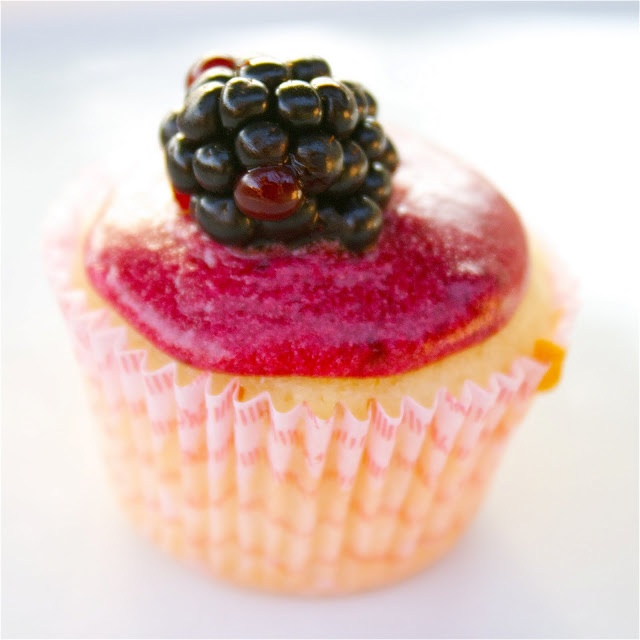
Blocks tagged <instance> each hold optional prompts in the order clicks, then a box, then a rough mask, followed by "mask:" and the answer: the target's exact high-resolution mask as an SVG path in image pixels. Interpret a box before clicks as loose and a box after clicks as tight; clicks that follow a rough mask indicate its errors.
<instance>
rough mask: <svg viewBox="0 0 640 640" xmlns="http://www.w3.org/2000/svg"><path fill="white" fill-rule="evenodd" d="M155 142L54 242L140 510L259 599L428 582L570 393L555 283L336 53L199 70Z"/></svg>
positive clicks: (193, 556)
mask: <svg viewBox="0 0 640 640" xmlns="http://www.w3.org/2000/svg"><path fill="white" fill-rule="evenodd" d="M161 140H162V147H163V151H164V159H165V168H164V169H161V170H159V171H155V170H154V169H153V167H150V168H142V169H141V170H140V171H139V174H138V175H135V176H133V175H131V176H127V177H126V178H122V179H118V180H113V179H110V178H108V177H106V176H93V177H91V178H88V179H85V180H84V181H83V182H82V183H81V184H78V185H76V187H75V188H74V189H72V191H71V192H70V193H69V194H68V195H67V197H66V198H65V199H63V201H62V202H61V203H60V205H59V207H58V210H57V213H58V215H57V216H54V217H53V218H52V224H51V225H50V227H49V231H48V234H47V242H46V256H47V263H48V268H49V273H50V275H51V280H52V283H53V285H54V289H55V291H56V294H57V296H58V300H59V302H60V306H61V308H62V311H63V314H64V317H65V319H66V320H67V322H68V326H69V329H70V333H71V336H72V339H73V345H74V348H75V351H76V354H77V357H78V360H79V362H80V364H81V366H82V369H83V371H84V373H85V375H86V379H87V382H88V389H89V393H90V396H91V399H92V404H93V407H94V409H95V414H96V417H97V418H98V420H99V421H100V424H101V425H102V429H101V431H102V433H103V435H104V444H105V451H106V458H107V465H108V469H109V472H110V476H111V478H112V479H113V484H114V486H115V489H116V493H117V495H118V498H119V500H120V502H121V503H122V505H123V507H124V509H125V511H126V512H127V514H128V515H129V516H130V518H131V520H132V521H133V522H134V523H135V525H136V526H137V527H138V528H139V529H141V530H142V531H143V532H144V533H145V534H146V535H148V536H149V537H151V538H152V539H153V540H155V541H156V542H157V543H158V544H159V545H160V546H162V547H163V548H165V549H167V550H168V551H170V552H172V553H174V554H176V555H178V556H180V557H182V558H185V559H188V560H189V561H192V562H194V563H196V564H198V565H200V566H203V567H206V568H207V569H209V570H211V571H212V572H213V573H214V574H215V575H216V576H219V577H223V578H226V579H229V580H232V581H235V582H238V583H241V584H245V585H250V586H256V587H262V588H267V589H275V590H281V591H288V592H295V593H340V592H348V591H354V590H359V589H365V588H371V587H374V586H377V585H381V584H384V583H388V582H391V581H394V580H397V579H400V578H402V577H404V576H407V575H409V574H412V573H414V572H416V571H418V570H420V569H422V568H423V567H425V566H426V565H427V564H429V563H430V562H432V561H433V560H435V559H436V558H438V557H439V556H441V555H442V554H443V553H444V552H445V551H446V550H447V549H448V548H450V547H451V545H452V544H453V543H454V542H455V540H456V539H457V538H458V536H459V535H460V533H461V531H462V530H463V529H464V527H465V526H466V524H467V523H468V522H469V520H470V518H471V517H472V516H473V514H474V513H475V511H476V509H477V507H478V505H479V503H480V500H481V498H482V496H483V494H484V492H485V489H486V487H487V483H488V481H489V479H490V477H491V475H492V472H493V470H494V469H495V467H496V464H497V462H498V460H499V458H500V455H501V452H502V449H503V446H504V444H505V442H506V440H507V438H508V436H509V434H510V433H511V430H512V429H513V428H514V426H515V425H516V424H517V423H518V422H519V421H520V419H521V418H522V416H523V415H524V413H525V411H526V409H527V407H528V405H529V403H530V401H531V399H532V398H533V396H534V395H535V393H536V391H537V390H541V389H545V388H550V387H552V386H553V385H555V383H556V381H557V380H558V377H559V374H560V370H561V364H562V360H563V356H564V344H565V339H566V328H567V321H568V313H567V310H568V307H567V300H568V295H567V290H566V288H565V287H564V285H563V284H562V281H561V278H559V273H558V270H557V268H556V267H555V266H554V265H553V263H552V262H551V260H550V259H549V257H548V256H547V255H546V254H545V253H544V252H543V251H542V250H541V249H540V248H539V247H538V246H536V245H535V244H534V243H533V242H532V240H531V238H529V237H528V236H527V234H526V232H525V230H524V229H523V227H522V224H521V222H520V220H519V218H518V216H517V214H516V213H515V211H514V210H513V208H512V207H511V206H510V205H509V203H508V202H507V201H506V200H505V199H504V198H503V197H502V196H501V195H500V194H499V193H498V192H497V191H496V189H495V188H494V187H493V186H492V185H490V184H489V183H488V182H487V181H486V180H485V179H484V178H482V177H481V176H479V175H478V174H477V173H475V172H474V171H473V170H471V169H470V168H468V167H467V166H465V165H464V164H462V163H461V162H459V161H458V160H456V159H454V158H452V157H451V156H450V155H448V154H446V153H445V152H443V151H441V150H439V149H436V148H434V147H433V146H432V145H430V144H429V143H428V142H426V141H424V140H421V139H419V138H417V137H415V136H412V135H410V134H408V133H406V132H402V131H395V132H394V134H393V140H394V141H393V142H392V141H391V138H390V137H389V135H388V132H386V131H385V130H384V129H383V128H382V126H381V125H380V123H379V121H378V119H377V105H376V101H375V99H374V98H373V96H372V95H371V94H370V93H369V92H368V91H367V90H366V89H365V88H364V87H362V86H361V85H360V84H358V83H355V82H346V81H343V82H340V81H337V80H335V79H333V78H332V77H331V71H330V69H329V65H328V64H327V63H326V61H324V60H322V59H319V58H307V59H299V60H294V61H290V62H287V63H282V62H280V61H277V60H273V59H270V58H254V59H249V60H244V61H238V60H236V59H233V58H231V57H228V56H220V55H216V56H209V57H207V58H203V59H202V60H200V61H199V62H198V63H196V64H195V65H194V66H193V67H192V68H191V70H190V71H189V74H188V77H187V91H186V95H185V100H184V104H183V105H182V107H181V108H180V109H179V110H177V111H175V112H172V113H170V114H169V115H168V116H167V118H166V119H165V120H164V121H163V123H162V125H161ZM158 155H159V156H160V154H158Z"/></svg>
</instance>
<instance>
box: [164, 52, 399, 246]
mask: <svg viewBox="0 0 640 640" xmlns="http://www.w3.org/2000/svg"><path fill="white" fill-rule="evenodd" d="M160 139H161V142H162V146H163V147H164V151H165V160H166V166H167V173H168V175H169V179H170V181H171V185H172V188H173V192H174V194H175V197H176V200H177V201H178V203H179V205H180V206H181V208H182V209H183V210H185V212H186V213H188V211H186V210H187V209H188V210H189V211H190V212H191V214H192V215H193V217H194V218H195V220H196V221H197V222H198V224H199V225H200V227H201V228H202V229H203V230H204V231H205V232H206V233H208V234H209V235H210V236H211V237H212V238H214V239H215V240H216V241H218V242H220V243H222V244H228V245H233V246H248V245H250V246H255V247H260V246H264V245H267V244H269V243H273V242H281V243H286V244H290V245H291V246H299V245H301V244H305V243H308V242H314V241H317V240H319V239H322V238H325V239H329V240H338V241H339V242H340V243H341V244H342V245H343V246H344V247H346V248H347V249H349V250H351V251H356V252H361V251H364V250H366V249H368V248H370V247H371V246H373V245H374V244H375V242H376V240H377V238H378V236H379V234H380V231H381V229H382V224H383V213H382V211H383V209H384V207H385V206H386V204H387V202H388V201H389V198H390V196H391V190H392V185H391V178H392V174H393V172H394V171H395V169H396V168H397V166H398V162H399V161H398V154H397V152H396V149H395V147H394V146H393V143H392V142H391V141H390V140H389V139H388V138H387V136H386V135H385V132H384V130H383V128H382V127H381V125H380V123H379V122H378V120H377V104H376V100H375V98H374V97H373V96H372V95H371V94H370V93H369V92H368V91H367V90H366V89H365V88H364V87H363V86H362V85H361V84H359V83H357V82H353V81H348V80H346V81H338V80H335V79H334V78H332V77H331V69H330V67H329V64H328V63H327V62H326V60H324V59H322V58H299V59H296V60H292V61H289V62H282V61H279V60H276V59H273V58H267V57H258V58H251V59H248V60H235V59H234V58H232V57H230V56H226V55H219V54H214V55H210V56H206V57H203V58H201V59H200V60H198V61H197V62H196V63H195V64H194V65H193V66H192V67H191V68H190V70H189V72H188V74H187V80H186V94H185V99H184V103H183V105H182V107H181V108H180V109H179V110H178V111H173V112H171V113H169V114H168V115H167V116H166V117H165V118H164V120H163V121H162V123H161V127H160Z"/></svg>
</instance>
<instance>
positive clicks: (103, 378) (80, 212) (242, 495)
mask: <svg viewBox="0 0 640 640" xmlns="http://www.w3.org/2000/svg"><path fill="white" fill-rule="evenodd" d="M106 198H108V185H107V184H106V183H105V179H104V177H103V176H95V177H94V178H93V179H88V177H86V176H85V178H84V182H83V186H82V187H80V186H76V187H75V190H73V191H71V192H70V193H68V194H67V196H66V198H65V199H64V200H63V201H62V202H63V203H62V204H61V205H60V207H59V209H58V212H57V215H56V216H54V218H53V222H52V224H51V225H50V227H49V229H48V232H47V235H46V238H47V239H46V246H45V255H46V262H47V267H48V271H49V274H50V278H51V281H52V283H53V285H54V288H55V291H56V294H57V297H58V300H59V303H60V306H61V308H62V310H63V314H64V317H65V320H66V322H67V325H68V327H69V330H70V333H71V337H72V341H73V345H74V349H75V353H76V356H77V359H78V361H79V363H80V365H81V367H82V369H83V371H84V374H85V376H86V379H87V382H88V388H89V392H90V396H91V399H92V404H93V409H94V412H95V414H96V417H97V418H98V420H99V422H100V424H101V431H102V434H103V436H104V438H103V440H104V446H105V452H106V458H107V468H108V470H109V474H110V477H111V479H112V481H113V485H114V487H115V491H116V494H117V496H118V498H119V500H120V502H121V504H122V505H123V507H124V509H125V511H126V512H127V514H128V515H129V517H130V518H131V520H132V521H133V522H134V523H135V525H136V526H137V527H138V528H139V529H141V530H142V531H143V532H144V533H145V534H146V535H147V536H149V537H150V538H152V539H153V540H154V541H155V542H156V543H157V544H158V545H160V546H161V547H163V548H164V549H166V550H168V551H170V552H171V553H173V554H174V555H177V556H179V557H182V558H185V559H187V560H188V561H191V562H193V563H196V564H197V565H199V566H203V567H205V568H207V569H209V570H210V571H211V572H213V573H214V574H215V575H216V576H218V577H222V578H225V579H228V580H232V581H234V582H238V583H241V584H246V585H251V586H257V587H263V588H268V589H275V590H282V591H288V592H296V593H341V592H349V591H354V590H359V589H364V588H371V587H374V586H377V585H381V584H384V583H389V582H392V581H395V580H397V579H399V578H401V577H404V576H407V575H410V574H412V573H414V572H416V571H418V570H420V569H421V568H423V567H424V566H426V565H427V564H429V563H430V562H432V561H433V560H434V559H436V558H437V557H439V556H440V555H442V554H443V553H444V552H445V551H446V550H447V549H448V548H449V547H450V546H451V545H452V544H453V543H454V542H455V540H456V539H457V538H458V536H459V535H460V533H461V532H462V530H463V529H464V528H465V526H466V524H467V523H468V521H469V520H470V518H471V517H472V516H473V514H474V513H475V511H476V509H477V507H478V505H479V503H480V501H481V499H482V496H483V494H484V492H485V489H486V487H487V483H488V481H489V479H490V477H491V475H492V473H493V471H494V469H495V468H496V465H497V463H498V460H499V459H500V456H501V454H502V450H503V448H504V445H505V442H506V439H507V438H508V436H509V434H510V432H511V430H512V429H513V428H514V426H515V425H516V424H517V423H518V422H519V421H520V419H521V418H522V416H523V415H524V413H525V412H526V410H527V407H528V405H529V403H530V401H531V399H532V397H533V396H534V394H535V392H536V390H537V388H538V385H539V383H540V381H541V380H542V378H543V376H544V375H545V373H546V371H547V369H548V367H547V365H545V364H541V363H540V362H538V361H536V360H533V359H531V358H526V357H521V358H518V359H516V360H515V361H514V362H513V365H512V367H511V370H510V372H509V373H508V374H501V373H496V374H494V375H493V376H491V379H490V382H489V384H488V386H487V388H486V389H483V388H480V387H479V386H478V385H476V384H474V383H473V382H470V381H468V382H466V383H465V384H464V386H463V390H462V393H461V394H460V397H454V396H453V395H452V394H451V393H449V392H448V391H447V390H446V389H441V390H440V391H439V392H438V393H437V396H436V400H435V402H434V404H433V406H432V407H424V406H421V405H420V404H418V403H417V402H415V401H414V400H412V399H411V398H409V397H405V398H404V399H403V401H402V403H401V410H400V415H399V416H398V417H392V416H389V415H388V414H387V413H386V412H385V411H384V409H383V408H382V406H381V405H380V404H379V403H378V402H377V401H376V400H375V399H373V400H372V401H371V403H370V408H369V413H368V416H367V417H366V419H364V420H358V419H356V418H355V417H354V416H353V415H352V414H351V413H350V412H349V410H348V409H346V408H345V407H343V406H340V405H338V406H336V410H335V412H334V414H333V415H332V416H331V418H329V419H327V420H323V419H320V418H319V417H317V416H315V415H314V414H313V413H312V412H311V411H310V409H309V408H308V407H307V406H306V405H305V404H301V405H299V406H297V407H295V408H294V409H293V410H292V411H289V412H288V413H281V412H279V411H277V410H276V408H275V407H274V405H273V402H272V400H271V398H270V396H269V394H268V393H262V394H260V395H258V396H256V397H255V398H251V399H248V400H241V399H240V393H239V391H240V384H239V381H238V379H235V380H233V381H232V382H231V383H229V384H228V385H227V387H226V388H224V389H223V390H222V392H220V393H217V394H216V393H211V392H210V390H209V382H210V381H209V376H208V375H207V374H202V375H201V376H200V377H198V378H197V379H196V380H194V381H193V382H191V383H190V384H188V385H186V386H181V385H179V384H178V383H177V380H176V377H177V376H176V367H175V365H174V364H170V365H167V366H165V367H163V368H161V369H157V370H149V369H147V367H146V361H147V355H148V354H147V353H146V352H145V351H144V350H132V349H129V348H128V345H127V344H126V342H127V337H126V330H125V329H124V328H123V327H115V326H113V325H112V323H111V320H110V314H109V312H108V310H107V309H106V308H103V309H97V310H96V309H93V310H90V309H88V307H87V302H86V296H85V294H84V292H82V291H80V290H74V289H73V288H72V286H71V269H72V264H71V261H72V259H73V258H72V256H73V254H74V251H76V250H77V241H78V233H80V230H81V228H82V225H81V221H82V219H83V218H84V216H86V215H87V214H88V215H91V214H92V212H95V211H96V210H98V209H99V208H100V207H101V206H103V205H104V203H105V201H106ZM559 282H563V281H562V280H559ZM568 291H569V290H568V289H566V288H563V287H559V288H558V304H559V308H563V309H566V311H567V313H566V314H565V317H569V315H570V313H569V311H570V309H571V305H570V304H567V301H568V300H569V298H570V296H569V295H568ZM566 326H567V323H566V322H565V321H564V320H563V321H562V322H559V324H558V327H559V329H558V331H559V333H558V336H555V337H554V340H556V339H557V340H558V341H560V340H563V339H564V338H565V337H566Z"/></svg>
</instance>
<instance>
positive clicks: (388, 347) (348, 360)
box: [85, 135, 528, 377]
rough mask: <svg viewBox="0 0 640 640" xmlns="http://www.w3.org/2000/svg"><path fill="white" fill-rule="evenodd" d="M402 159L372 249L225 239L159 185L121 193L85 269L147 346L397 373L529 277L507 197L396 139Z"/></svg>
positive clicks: (304, 366)
mask: <svg viewBox="0 0 640 640" xmlns="http://www.w3.org/2000/svg"><path fill="white" fill-rule="evenodd" d="M394 142H395V143H396V146H397V147H398V149H399V153H400V157H401V159H402V164H401V166H400V167H399V169H398V171H397V172H396V174H395V177H394V192H393V196H392V199H391V202H390V204H389V206H388V207H387V210H386V212H385V222H384V228H383V231H382V233H381V236H380V238H379V241H378V243H377V244H376V245H375V247H374V248H373V249H371V250H369V251H368V252H366V253H365V254H364V255H356V254H352V253H349V252H348V251H347V250H345V249H342V248H340V247H339V246H338V244H337V243H332V242H328V241H323V242H321V243H316V244H313V245H308V246H306V247H303V248H299V249H296V250H293V251H291V250H288V249H286V248H285V247H283V246H279V245H274V246H273V247H271V248H270V249H268V250H239V249H231V248H228V247H224V246H222V245H219V244H218V243H216V242H215V241H213V240H212V239H211V238H209V236H207V235H206V234H205V233H204V232H203V231H201V230H200V229H199V227H198V226H197V224H196V223H195V221H194V220H192V219H191V217H190V216H184V215H181V214H180V213H179V211H178V208H177V206H176V205H175V204H174V203H173V202H172V200H171V194H170V191H169V189H168V187H167V186H166V184H164V183H163V182H158V185H157V189H156V188H155V187H154V194H153V197H146V198H145V195H144V194H140V195H139V196H138V197H137V198H134V199H131V200H130V201H126V199H125V198H123V197H120V196H121V194H120V195H118V194H116V195H115V197H114V199H113V202H112V204H111V205H110V206H109V207H107V208H106V210H105V211H104V212H103V213H102V215H101V216H100V217H99V218H98V219H97V220H96V222H95V223H94V226H93V227H92V229H91V231H90V233H89V235H88V236H87V242H86V248H85V266H86V272H87V275H88V278H89V281H90V282H91V284H92V285H93V287H94V288H95V289H96V291H97V292H98V293H99V294H100V295H101V296H102V297H103V298H104V299H105V300H106V301H107V302H108V303H110V304H111V305H112V306H113V307H114V308H115V310H117V311H118V312H119V313H120V314H121V315H122V316H123V317H124V318H125V319H126V320H127V321H128V322H129V323H130V324H131V325H132V326H133V327H135V328H136V329H137V330H138V331H139V332H140V333H142V334H143V335H144V336H145V337H146V338H147V339H148V340H149V341H150V342H152V343H153V344H155V345H156V346H157V347H158V348H159V349H161V350H163V351H165V352H166V353H167V354H169V355H170V356H172V357H173V358H175V359H177V360H180V361H182V362H185V363H187V364H189V365H192V366H194V367H196V368H199V369H205V370H212V371H220V372H226V373H233V374H245V375H301V376H332V377H366V376H384V375H390V374H397V373H402V372H406V371H409V370H412V369H416V368H419V367H422V366H424V365H426V364H429V363H431V362H434V361H436V360H439V359H440V358H443V357H444V356H447V355H449V354H452V353H454V352H457V351H460V350H461V349H464V348H467V347H469V346H471V345H474V344H477V343H479V342H481V341H483V340H484V339H486V338H487V337H488V336H490V335H491V334H493V333H495V332H496V331H497V330H499V329H500V328H501V327H502V326H503V325H504V324H505V323H506V322H507V321H508V320H509V318H510V317H511V316H512V314H513V312H514V311H515V309H516V307H517V305H518V304H519V302H520V300H521V298H522V295H523V291H524V289H525V286H526V280H527V273H528V254H527V244H526V237H525V233H524V230H523V228H522V225H521V223H520V221H519V219H518V216H517V215H516V213H515V212H514V210H513V209H512V207H511V206H510V205H509V203H508V202H507V201H506V200H505V199H504V198H503V197H502V196H501V195H500V194H499V193H498V192H497V191H496V190H495V188H494V187H492V186H491V185H490V184H489V183H488V182H487V181H486V180H484V179H483V178H482V177H480V176H479V175H478V174H476V173H475V172H473V171H472V170H470V169H469V168H468V167H466V166H464V165H463V164H461V163H460V162H459V161H457V160H455V159H453V158H452V157H451V156H448V155H446V154H445V153H443V152H442V151H440V150H438V149H436V148H434V147H432V146H430V145H429V144H428V143H426V142H424V141H420V140H416V139H415V138H410V137H405V136H399V137H398V136H397V135H396V136H394Z"/></svg>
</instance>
